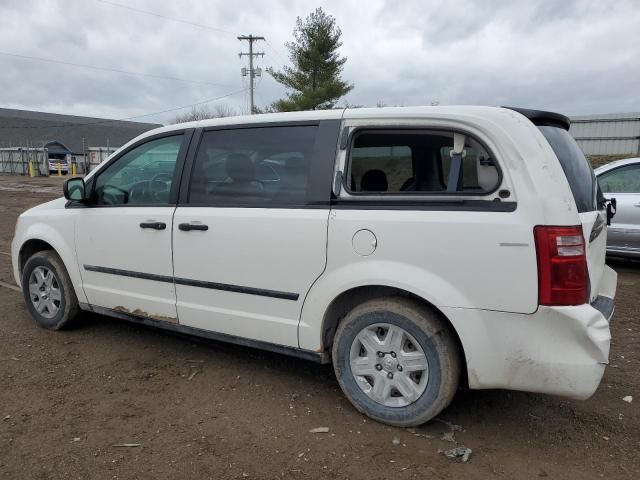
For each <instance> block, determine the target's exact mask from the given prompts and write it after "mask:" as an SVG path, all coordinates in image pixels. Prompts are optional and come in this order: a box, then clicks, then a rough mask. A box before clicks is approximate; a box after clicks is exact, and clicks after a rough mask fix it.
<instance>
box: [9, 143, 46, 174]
mask: <svg viewBox="0 0 640 480" xmlns="http://www.w3.org/2000/svg"><path fill="white" fill-rule="evenodd" d="M47 159H48V153H47V149H46V148H29V149H27V148H0V174H4V175H29V162H30V161H31V162H32V164H33V171H34V174H35V175H49V166H48V164H47Z"/></svg>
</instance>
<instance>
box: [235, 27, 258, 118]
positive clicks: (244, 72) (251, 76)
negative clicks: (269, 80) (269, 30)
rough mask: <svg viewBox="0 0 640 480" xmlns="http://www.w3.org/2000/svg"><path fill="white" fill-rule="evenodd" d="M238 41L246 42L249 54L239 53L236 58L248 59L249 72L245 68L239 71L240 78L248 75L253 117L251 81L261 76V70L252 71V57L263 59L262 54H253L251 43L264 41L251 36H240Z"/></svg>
mask: <svg viewBox="0 0 640 480" xmlns="http://www.w3.org/2000/svg"><path fill="white" fill-rule="evenodd" d="M238 40H240V41H243V40H246V41H248V42H249V52H248V53H247V52H240V53H239V54H238V57H240V58H242V57H243V56H248V57H249V70H248V71H247V69H246V68H243V69H242V70H241V72H242V76H243V77H244V76H247V75H249V95H250V97H249V98H250V102H249V105H250V108H251V115H253V113H254V108H255V106H254V101H253V89H254V86H253V79H254V78H255V77H256V76H258V77H259V76H260V75H262V70H261V69H260V68H258V69H254V68H253V57H264V52H255V53H254V51H253V42H257V41H258V40H264V37H254V36H253V35H241V36H239V37H238Z"/></svg>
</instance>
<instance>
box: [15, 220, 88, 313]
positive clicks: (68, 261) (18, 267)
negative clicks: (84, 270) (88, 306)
mask: <svg viewBox="0 0 640 480" xmlns="http://www.w3.org/2000/svg"><path fill="white" fill-rule="evenodd" d="M70 227H71V228H69V229H68V230H69V231H68V232H59V231H58V230H57V229H52V228H50V227H48V226H47V225H44V224H42V223H40V222H38V223H35V224H33V225H30V226H28V227H27V228H26V229H25V230H24V232H23V233H22V234H21V235H20V238H21V240H22V243H20V244H19V245H20V247H19V248H18V249H17V258H15V261H16V263H15V264H14V272H15V275H16V281H18V282H19V283H18V284H19V285H21V284H22V272H23V269H24V266H25V264H26V262H27V260H28V259H29V257H31V256H32V255H33V254H35V253H38V252H41V251H44V250H52V251H53V252H55V253H56V254H57V255H58V257H60V260H61V261H62V264H63V265H64V267H65V268H66V270H67V273H68V275H69V277H70V279H71V284H72V285H73V289H74V290H75V294H76V297H77V299H78V302H80V303H88V302H87V297H86V295H85V294H84V289H83V288H82V277H81V275H80V269H79V268H78V262H77V260H76V254H75V242H74V238H73V224H72V225H71V226H70Z"/></svg>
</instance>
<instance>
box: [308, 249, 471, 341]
mask: <svg viewBox="0 0 640 480" xmlns="http://www.w3.org/2000/svg"><path fill="white" fill-rule="evenodd" d="M366 286H384V287H393V288H397V289H400V290H404V291H406V292H409V293H412V294H414V295H416V296H418V297H420V298H423V299H424V300H426V301H427V302H429V303H431V304H432V305H434V306H435V307H436V308H441V307H443V306H447V305H466V304H468V302H469V300H468V299H467V298H466V297H465V296H464V294H463V293H462V292H461V291H460V290H458V289H457V288H456V286H455V285H452V284H451V283H449V282H447V281H446V280H444V279H443V278H441V277H439V276H437V275H436V274H434V273H433V272H429V271H427V270H424V269H421V268H418V267H416V266H415V265H411V264H408V263H401V262H393V261H383V260H373V259H369V260H368V261H366V262H354V263H349V264H346V265H343V266H341V267H340V268H337V269H335V270H332V271H331V272H325V273H324V274H323V275H322V276H321V277H320V279H319V280H318V281H317V282H316V283H315V284H314V285H313V287H312V288H311V290H310V291H309V293H308V294H307V297H306V298H305V301H304V305H303V307H302V314H301V316H300V326H299V329H298V340H299V343H300V348H304V349H307V350H314V351H317V350H319V349H321V348H323V345H322V332H323V320H324V315H325V312H326V311H327V309H328V308H329V306H330V305H331V303H332V302H333V300H335V299H336V298H337V297H338V296H339V295H340V294H342V293H344V292H346V291H348V290H351V289H353V288H357V287H366Z"/></svg>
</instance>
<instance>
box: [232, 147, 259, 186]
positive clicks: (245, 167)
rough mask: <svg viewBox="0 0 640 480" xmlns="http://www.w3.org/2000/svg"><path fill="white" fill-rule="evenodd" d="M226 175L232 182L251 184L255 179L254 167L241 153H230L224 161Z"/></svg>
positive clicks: (247, 157) (249, 159)
mask: <svg viewBox="0 0 640 480" xmlns="http://www.w3.org/2000/svg"><path fill="white" fill-rule="evenodd" d="M226 166H227V175H228V176H229V177H231V180H233V181H234V182H252V181H254V180H255V179H256V167H255V165H254V164H253V161H252V160H251V158H249V156H248V155H244V154H243V153H232V154H231V155H229V156H228V157H227V161H226Z"/></svg>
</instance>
